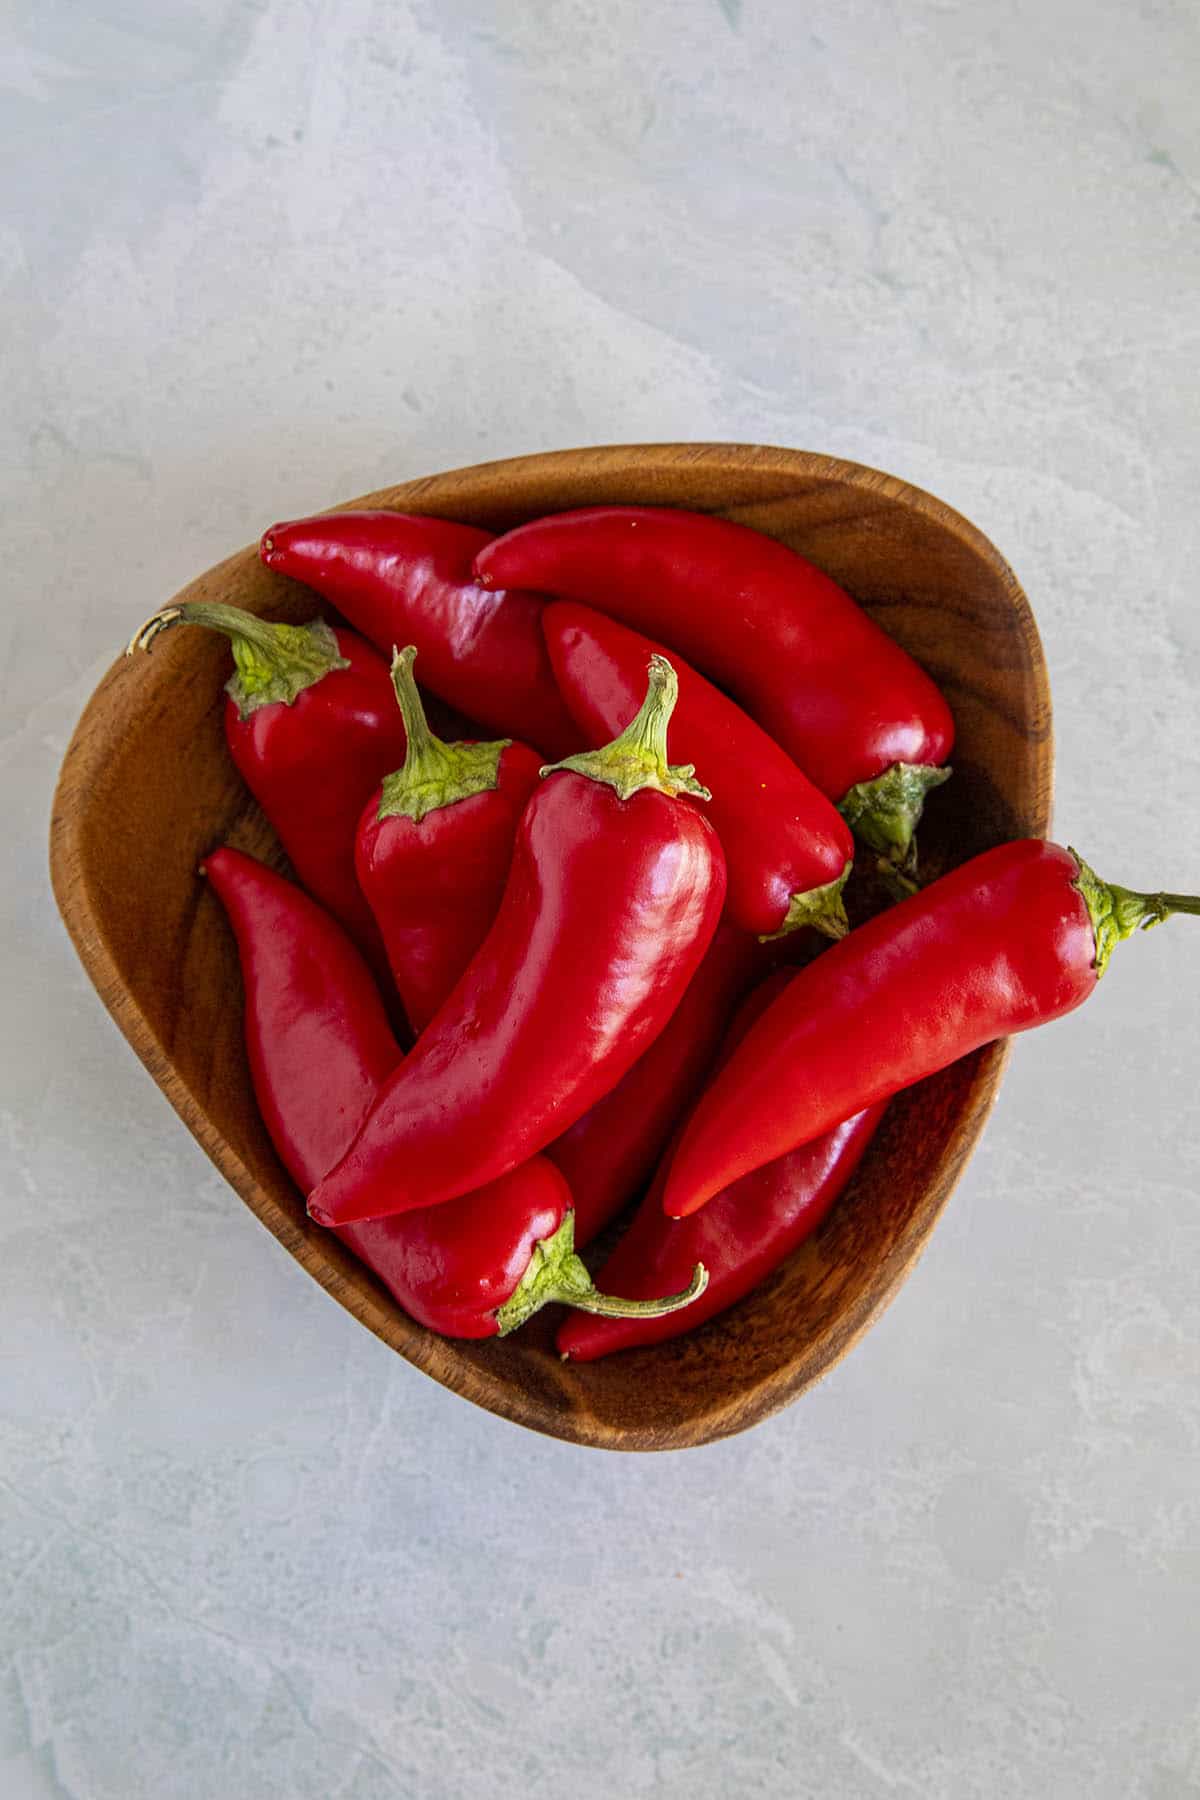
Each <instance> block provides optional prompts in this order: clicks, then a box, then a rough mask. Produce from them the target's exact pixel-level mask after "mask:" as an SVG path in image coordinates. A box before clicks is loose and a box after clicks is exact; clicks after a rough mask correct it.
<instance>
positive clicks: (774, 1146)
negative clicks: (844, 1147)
mask: <svg viewBox="0 0 1200 1800" xmlns="http://www.w3.org/2000/svg"><path fill="white" fill-rule="evenodd" d="M1174 912H1191V913H1200V899H1195V898H1192V897H1190V896H1188V895H1185V894H1137V893H1133V892H1131V891H1130V890H1129V889H1128V888H1122V887H1116V886H1114V885H1111V884H1108V883H1105V882H1102V881H1099V880H1098V879H1097V877H1096V876H1095V875H1094V874H1093V873H1092V871H1091V870H1090V869H1089V868H1088V866H1087V864H1086V863H1085V862H1083V861H1081V860H1080V858H1079V857H1078V856H1076V854H1075V852H1074V851H1073V850H1064V849H1061V848H1060V847H1059V846H1058V845H1057V844H1048V843H1044V842H1042V840H1041V839H1035V838H1024V839H1021V840H1019V841H1018V842H1016V843H1011V844H1001V845H1000V846H999V848H997V849H995V850H988V851H986V852H985V853H984V855H982V856H977V857H974V858H973V859H972V860H971V861H970V862H967V863H964V864H963V865H962V867H961V868H958V869H955V870H953V871H952V872H951V873H950V874H949V875H944V876H943V877H942V878H941V880H940V881H935V882H933V883H932V884H931V885H930V886H929V887H928V888H926V889H925V890H924V892H923V893H920V894H915V895H914V896H913V897H912V898H911V899H909V900H904V901H902V902H901V903H900V905H898V906H894V907H892V908H891V909H890V910H889V911H887V912H885V913H881V914H880V915H879V916H878V917H877V918H874V919H871V920H869V921H868V923H867V924H865V925H863V926H860V927H859V929H858V930H857V931H853V932H851V934H850V936H849V937H847V938H844V939H843V940H842V942H841V943H840V944H835V945H834V946H833V948H832V949H830V950H827V951H826V952H825V953H824V954H823V955H821V956H819V957H818V958H817V959H816V961H815V962H813V963H810V964H809V966H808V967H807V968H806V969H803V970H802V971H801V972H800V973H799V974H798V975H797V976H796V977H795V979H794V980H793V981H792V982H791V983H790V984H789V986H788V987H787V988H786V989H785V991H784V992H783V993H782V994H781V995H780V996H779V998H778V999H777V1000H776V1001H775V1002H774V1003H773V1004H772V1005H771V1006H770V1007H769V1008H768V1010H767V1011H766V1013H764V1015H763V1017H762V1018H761V1019H760V1020H759V1021H758V1023H757V1024H756V1025H755V1026H754V1027H753V1029H752V1030H751V1031H750V1032H749V1034H748V1035H747V1037H746V1039H745V1041H744V1042H743V1043H742V1044H741V1045H740V1046H739V1048H738V1049H737V1051H736V1052H735V1053H734V1056H733V1057H732V1059H731V1061H730V1062H729V1064H728V1066H727V1067H726V1068H725V1069H723V1070H722V1071H721V1073H720V1074H719V1075H718V1076H717V1078H716V1080H715V1081H714V1082H713V1084H712V1086H711V1087H710V1088H709V1090H708V1092H707V1093H706V1094H705V1095H704V1098H703V1099H702V1101H701V1103H700V1105H699V1106H698V1108H697V1110H696V1112H695V1114H694V1115H693V1117H692V1120H691V1123H690V1124H689V1126H688V1128H687V1131H686V1132H685V1134H684V1137H683V1142H682V1143H681V1145H680V1147H679V1150H678V1152H677V1154H676V1155H675V1158H674V1160H673V1162H672V1164H671V1170H670V1175H669V1177H668V1180H667V1185H666V1190H665V1193H664V1196H663V1205H664V1207H665V1209H666V1211H667V1212H668V1213H669V1214H670V1215H672V1216H673V1217H676V1218H678V1217H682V1216H685V1215H686V1214H688V1213H691V1212H695V1210H696V1209H697V1208H698V1207H701V1206H703V1205H704V1203H705V1202H706V1201H707V1200H710V1199H711V1198H712V1196H713V1195H714V1194H718V1193H720V1192H721V1190H722V1189H723V1188H725V1187H728V1186H729V1184H730V1182H733V1181H736V1180H737V1179H738V1178H739V1177H740V1176H742V1175H745V1174H748V1173H749V1171H750V1170H751V1169H756V1168H759V1167H760V1166H761V1165H762V1164H763V1163H765V1162H769V1161H771V1160H772V1159H773V1158H774V1157H776V1156H780V1155H782V1154H783V1153H784V1152H785V1151H787V1150H791V1149H793V1148H794V1147H795V1146H796V1145H798V1144H805V1143H809V1142H811V1141H812V1139H813V1138H816V1137H819V1136H821V1134H822V1133H823V1132H826V1131H829V1130H830V1129H831V1128H832V1127H833V1126H834V1125H836V1124H837V1123H838V1121H839V1120H841V1119H845V1118H848V1117H849V1116H850V1114H851V1113H855V1112H858V1111H860V1110H861V1109H862V1108H863V1107H865V1106H871V1105H873V1104H874V1103H875V1102H876V1101H878V1100H884V1099H886V1098H887V1097H888V1096H889V1095H891V1094H895V1093H897V1092H898V1091H899V1090H900V1089H901V1088H905V1087H909V1086H911V1084H912V1083H913V1082H914V1081H920V1080H921V1079H922V1077H924V1076H926V1075H932V1074H933V1073H934V1072H935V1071H936V1070H938V1069H944V1068H945V1067H946V1066H947V1065H948V1064H949V1063H952V1062H956V1061H957V1060H958V1058H959V1057H960V1056H965V1055H966V1054H967V1053H968V1052H969V1051H971V1050H975V1049H977V1048H978V1047H979V1046H980V1045H981V1044H988V1043H991V1041H992V1040H993V1039H994V1038H999V1037H1006V1036H1008V1035H1009V1034H1011V1033H1013V1032H1018V1031H1027V1030H1028V1029H1029V1028H1030V1027H1031V1026H1033V1025H1042V1024H1045V1023H1047V1022H1048V1021H1049V1020H1051V1019H1057V1018H1060V1017H1061V1016H1062V1014H1063V1013H1067V1012H1070V1011H1072V1010H1073V1008H1075V1007H1076V1006H1079V1005H1081V1004H1082V1002H1083V1001H1084V1000H1086V999H1087V998H1088V996H1089V994H1091V993H1092V991H1093V990H1094V988H1095V986H1096V983H1097V981H1098V980H1099V978H1100V976H1101V975H1102V974H1103V973H1104V969H1105V966H1106V964H1107V962H1108V959H1109V957H1110V956H1111V954H1112V951H1113V949H1114V947H1115V946H1116V944H1117V943H1118V942H1119V941H1120V939H1122V938H1124V937H1128V936H1129V935H1130V933H1131V932H1133V931H1135V930H1137V929H1138V927H1139V926H1140V927H1143V928H1145V927H1147V926H1150V925H1156V924H1158V923H1159V922H1160V921H1161V920H1163V919H1165V918H1167V917H1169V916H1170V914H1171V913H1174Z"/></svg>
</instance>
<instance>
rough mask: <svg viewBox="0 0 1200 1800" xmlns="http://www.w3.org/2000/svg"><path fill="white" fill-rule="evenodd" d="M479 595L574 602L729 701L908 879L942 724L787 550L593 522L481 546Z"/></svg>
mask: <svg viewBox="0 0 1200 1800" xmlns="http://www.w3.org/2000/svg"><path fill="white" fill-rule="evenodd" d="M475 572H476V575H477V576H478V578H479V580H480V581H481V582H482V583H483V584H484V586H498V587H499V586H512V585H514V584H516V583H519V584H520V585H521V586H522V587H526V588H533V589H536V590H537V591H538V592H539V593H545V594H555V595H558V596H560V597H561V598H563V599H565V600H583V601H586V602H587V603H588V605H590V606H594V607H596V608H597V609H598V610H599V611H600V612H604V613H608V614H609V615H610V617H612V618H615V619H621V620H623V621H624V622H625V623H626V624H628V625H632V626H634V627H635V628H636V629H637V630H639V631H645V632H647V633H649V635H650V636H652V637H655V638H661V639H662V641H663V642H664V643H666V644H671V645H673V646H674V647H675V648H676V649H677V650H679V651H680V652H681V653H682V654H683V655H684V656H687V657H690V658H691V659H692V661H693V662H695V663H696V664H697V665H698V667H699V668H701V669H703V670H704V671H705V673H706V674H708V675H710V676H712V677H713V679H714V680H717V681H720V682H721V683H722V685H723V686H727V687H728V688H729V690H730V691H731V693H732V694H733V696H734V698H735V699H737V700H740V701H741V703H742V705H743V706H745V707H746V708H747V710H748V711H749V712H750V713H752V714H753V716H754V717H755V718H756V719H757V720H758V723H759V724H760V725H761V726H763V727H764V729H765V730H766V731H768V732H769V733H770V734H771V736H772V737H773V738H775V739H776V741H777V742H778V743H779V744H781V745H782V747H783V749H784V750H786V751H787V753H788V755H789V756H790V757H792V759H793V760H794V761H795V762H796V763H797V764H798V766H799V767H800V768H801V769H803V770H804V772H805V774H806V775H807V776H808V777H809V778H810V779H811V780H812V781H814V782H815V783H816V784H817V786H818V787H819V788H820V789H821V791H822V792H823V793H824V794H825V795H827V796H828V798H829V799H830V800H832V801H834V802H835V803H836V804H837V805H838V806H839V807H840V808H841V810H842V811H843V813H844V814H845V816H846V818H847V820H848V822H849V824H850V825H851V826H852V828H853V829H854V831H855V832H856V833H857V834H858V835H859V837H861V838H862V839H863V841H864V842H865V843H867V844H869V845H870V846H871V847H872V848H873V849H874V850H875V851H877V852H878V853H879V855H880V856H881V857H883V858H884V859H885V860H886V861H887V862H888V863H890V864H892V865H894V866H896V867H905V866H909V865H910V863H911V849H912V838H913V832H914V831H915V829H916V825H917V821H918V820H919V818H920V816H921V808H922V804H923V802H924V797H925V794H926V793H927V792H928V790H929V789H930V788H931V787H936V786H937V785H938V784H939V783H940V782H942V781H944V780H945V779H946V777H947V775H948V773H949V771H948V770H946V769H943V768H940V767H939V766H938V765H939V764H941V763H943V762H944V761H945V759H946V757H947V756H948V755H949V753H950V747H951V745H952V743H953V741H954V721H953V719H952V718H951V716H950V709H949V707H948V706H947V705H946V702H945V701H944V700H943V698H942V696H941V694H940V693H939V692H938V690H937V688H936V687H935V686H934V684H933V682H932V681H931V680H930V679H929V677H928V675H926V674H925V673H924V671H923V670H922V669H920V668H918V666H917V664H916V663H915V662H914V661H913V660H912V658H911V657H910V656H908V655H907V654H906V652H905V651H903V650H902V649H901V648H900V646H899V644H897V643H896V642H895V641H894V640H893V639H892V638H890V637H888V635H887V633H886V632H884V631H881V630H880V629H879V627H878V626H877V625H876V624H874V623H873V622H872V620H870V619H869V618H868V617H867V615H866V613H864V612H863V611H862V610H861V609H860V608H859V607H858V606H856V605H855V603H854V601H853V600H851V598H850V596H849V595H848V594H846V593H845V592H843V590H842V589H841V588H840V587H838V585H837V583H836V582H834V581H831V580H830V579H829V577H828V576H827V575H823V574H822V573H821V571H820V570H819V569H817V568H814V567H813V565H812V563H809V562H806V561H805V560H804V558H803V557H801V556H797V555H796V554H795V552H794V551H792V550H789V549H788V548H787V546H786V545H784V544H780V543H777V542H776V541H775V539H774V538H769V537H765V536H763V535H762V533H761V532H757V531H751V530H749V529H748V528H747V527H746V526H744V525H733V524H731V523H730V522H729V521H728V520H726V519H714V518H710V517H709V516H708V515H707V514H704V513H692V512H678V511H674V510H672V509H670V508H668V507H652V506H589V507H584V508H582V509H581V510H579V511H577V512H567V513H557V514H555V515H553V516H552V517H550V518H545V519H535V520H534V521H533V523H532V524H529V525H522V526H519V527H518V529H517V530H516V531H510V532H509V533H508V535H507V536H506V537H502V538H497V539H496V540H495V541H494V542H493V543H489V544H485V545H484V546H483V547H482V549H480V550H479V552H478V553H477V555H476V558H475Z"/></svg>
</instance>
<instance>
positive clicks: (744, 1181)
mask: <svg viewBox="0 0 1200 1800" xmlns="http://www.w3.org/2000/svg"><path fill="white" fill-rule="evenodd" d="M886 1105H887V1102H886V1101H881V1102H880V1103H879V1104H877V1105H875V1106H871V1107H868V1108H867V1110H866V1111H865V1112H860V1113H855V1115H854V1117H853V1118H852V1119H847V1120H846V1121H845V1123H844V1124H842V1125H835V1126H834V1128H833V1130H832V1131H830V1132H827V1133H826V1134H825V1136H824V1137H820V1138H816V1139H814V1141H813V1142H812V1143H811V1144H803V1145H801V1147H800V1148H799V1149H798V1150H791V1151H789V1152H788V1153H787V1155H786V1156H780V1157H777V1158H776V1160H775V1161H774V1162H770V1163H764V1164H763V1166H762V1168H761V1169H754V1170H752V1171H751V1173H750V1174H749V1175H743V1176H742V1177H741V1179H740V1180H739V1181H735V1182H734V1183H733V1184H732V1186H730V1187H727V1188H726V1189H725V1190H724V1191H723V1192H722V1193H720V1194H718V1195H717V1196H716V1198H715V1199H713V1200H711V1201H710V1202H709V1204H708V1205H707V1206H705V1207H704V1208H703V1209H702V1210H701V1211H700V1212H698V1213H693V1214H692V1216H691V1217H690V1218H688V1219H669V1218H667V1217H666V1215H665V1214H664V1212H663V1209H662V1194H663V1187H664V1185H665V1181H666V1168H665V1166H664V1168H663V1170H662V1172H661V1174H660V1176H659V1178H658V1180H657V1181H655V1183H654V1185H653V1186H652V1187H651V1189H650V1192H649V1193H648V1194H647V1196H646V1198H645V1199H644V1200H643V1202H642V1204H641V1206H640V1207H639V1208H638V1210H637V1213H636V1215H635V1216H634V1219H633V1222H632V1223H631V1225H630V1227H629V1230H628V1231H627V1232H626V1233H625V1235H624V1236H623V1237H622V1239H621V1241H620V1243H619V1244H618V1245H617V1247H616V1249H615V1250H614V1251H613V1253H612V1255H611V1256H610V1257H609V1258H608V1261H607V1262H606V1263H604V1265H603V1267H602V1268H601V1270H600V1273H599V1276H598V1277H597V1279H598V1280H600V1281H602V1282H603V1283H604V1285H605V1286H606V1287H614V1286H615V1287H616V1288H618V1289H619V1291H620V1292H621V1293H624V1294H629V1295H631V1296H636V1295H639V1294H643V1293H645V1294H647V1295H649V1294H653V1293H655V1292H659V1293H661V1292H663V1291H664V1285H669V1284H670V1282H671V1281H672V1279H673V1271H675V1270H677V1269H680V1268H686V1269H687V1270H689V1271H690V1270H691V1269H692V1268H693V1267H694V1266H695V1264H696V1263H697V1262H701V1263H703V1264H704V1267H705V1268H706V1269H707V1270H708V1286H707V1287H706V1288H705V1290H704V1292H703V1294H701V1295H700V1296H699V1298H698V1299H696V1300H695V1301H694V1302H693V1303H692V1305H691V1306H689V1307H688V1309H687V1312H686V1313H685V1314H683V1315H682V1316H681V1317H677V1318H676V1317H669V1316H667V1315H663V1316H662V1317H661V1318H658V1319H599V1318H594V1317H593V1318H588V1317H587V1316H586V1315H585V1314H583V1313H578V1312H575V1313H571V1314H570V1316H569V1317H568V1318H567V1320H566V1321H565V1322H564V1324H563V1325H562V1326H561V1328H560V1330H559V1333H558V1339H557V1343H558V1349H559V1352H560V1354H561V1355H563V1356H566V1357H570V1359H571V1360H572V1361H573V1362H595V1360H596V1358H597V1357H600V1356H611V1355H612V1353H613V1351H614V1350H630V1349H632V1348H633V1347H634V1346H635V1345H638V1344H661V1343H662V1342H663V1341H664V1339H666V1338H672V1337H678V1336H679V1335H680V1333H681V1332H684V1331H692V1330H694V1329H695V1327H696V1326H697V1325H702V1324H703V1323H704V1321H705V1320H706V1319H712V1318H715V1317H716V1315H717V1314H718V1313H722V1312H725V1311H727V1309H728V1308H729V1307H731V1306H732V1305H733V1304H734V1303H735V1302H736V1301H738V1300H740V1299H742V1297H743V1296H744V1295H745V1294H748V1293H749V1292H750V1291H751V1289H752V1288H756V1287H757V1286H758V1284H759V1282H760V1281H765V1279H766V1277H767V1276H768V1275H769V1274H770V1273H771V1272H772V1270H773V1269H777V1268H778V1267H779V1265H780V1263H781V1262H783V1261H784V1260H785V1259H786V1258H787V1257H788V1256H790V1255H791V1253H792V1251H793V1250H795V1249H796V1248H797V1247H798V1246H799V1245H800V1244H802V1243H803V1242H804V1240H805V1238H807V1237H811V1235H812V1233H813V1232H814V1231H815V1230H816V1229H817V1226H818V1225H819V1224H820V1223H821V1221H822V1219H824V1218H825V1217H826V1215H827V1214H828V1212H829V1210H830V1208H831V1207H832V1206H833V1203H834V1201H835V1200H836V1199H837V1198H838V1196H839V1194H841V1193H842V1191H843V1190H844V1188H845V1187H846V1184H847V1183H848V1182H849V1180H850V1177H851V1176H852V1175H853V1174H854V1171H855V1170H856V1169H857V1167H858V1165H859V1163H860V1162H861V1161H862V1158H863V1155H864V1153H865V1151H866V1148H867V1145H868V1144H869V1143H870V1141H871V1138H872V1137H873V1135H874V1133H875V1129H876V1126H877V1125H878V1124H879V1121H880V1119H881V1118H882V1116H883V1113H884V1110H885V1108H886ZM685 1279H686V1278H685Z"/></svg>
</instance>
